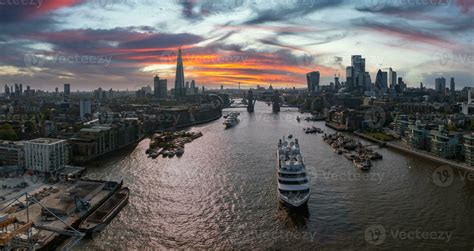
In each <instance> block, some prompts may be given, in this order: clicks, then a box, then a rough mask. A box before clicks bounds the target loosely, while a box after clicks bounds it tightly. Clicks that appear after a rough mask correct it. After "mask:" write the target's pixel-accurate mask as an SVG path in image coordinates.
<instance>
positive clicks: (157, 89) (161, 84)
mask: <svg viewBox="0 0 474 251" xmlns="http://www.w3.org/2000/svg"><path fill="white" fill-rule="evenodd" d="M153 94H154V95H153V96H154V97H155V98H166V97H167V96H168V80H166V79H160V77H158V75H156V76H155V78H154V79H153Z"/></svg>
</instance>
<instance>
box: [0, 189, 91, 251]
mask: <svg viewBox="0 0 474 251" xmlns="http://www.w3.org/2000/svg"><path fill="white" fill-rule="evenodd" d="M23 196H25V202H26V207H25V210H26V222H21V221H19V220H18V219H17V218H16V217H15V216H10V215H6V216H4V217H3V218H0V249H3V248H4V249H7V250H11V249H30V250H33V249H34V246H35V244H36V243H35V241H34V240H33V238H32V228H36V229H38V230H43V231H48V232H54V233H57V234H60V235H65V236H69V237H71V238H70V239H69V240H68V241H67V242H66V243H64V244H63V245H62V246H61V248H60V250H70V249H72V248H73V247H74V246H75V245H76V244H77V243H78V242H79V241H80V240H81V239H82V238H83V237H84V236H85V234H84V233H81V232H79V231H78V230H76V229H74V228H73V227H72V226H70V225H69V224H67V223H66V222H65V221H63V220H62V219H61V218H60V217H59V216H57V215H56V214H55V213H54V212H52V211H51V210H49V209H48V208H47V207H45V206H44V205H42V204H41V203H40V202H39V201H38V200H37V199H36V198H35V197H33V196H30V195H29V194H28V193H24V194H21V195H19V196H17V197H15V198H12V199H10V200H7V201H5V203H7V202H8V204H7V205H5V206H4V207H3V208H0V212H2V211H4V210H5V209H7V208H8V207H9V206H11V205H12V204H13V203H15V202H19V203H22V202H20V200H19V199H20V198H21V197H23ZM30 202H31V203H34V204H38V205H40V206H41V208H42V210H44V211H46V212H48V215H50V216H52V217H54V218H55V219H56V220H59V221H61V222H62V223H63V224H64V225H65V226H66V228H64V229H60V228H54V227H50V226H44V225H39V224H36V223H34V222H33V221H30V216H29V205H30Z"/></svg>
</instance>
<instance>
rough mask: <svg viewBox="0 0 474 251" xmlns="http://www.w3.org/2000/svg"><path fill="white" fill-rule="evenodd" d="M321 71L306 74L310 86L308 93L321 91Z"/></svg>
mask: <svg viewBox="0 0 474 251" xmlns="http://www.w3.org/2000/svg"><path fill="white" fill-rule="evenodd" d="M319 78H320V73H319V71H313V72H309V73H308V74H306V81H307V84H308V92H317V91H319Z"/></svg>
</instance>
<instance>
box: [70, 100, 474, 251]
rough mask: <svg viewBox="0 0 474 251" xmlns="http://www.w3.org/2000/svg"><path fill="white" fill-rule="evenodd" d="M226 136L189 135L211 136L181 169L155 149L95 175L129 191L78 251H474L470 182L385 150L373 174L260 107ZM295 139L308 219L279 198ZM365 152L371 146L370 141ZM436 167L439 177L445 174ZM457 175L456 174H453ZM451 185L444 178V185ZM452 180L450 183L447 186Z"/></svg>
mask: <svg viewBox="0 0 474 251" xmlns="http://www.w3.org/2000/svg"><path fill="white" fill-rule="evenodd" d="M233 111H240V112H241V116H240V120H241V122H240V123H239V124H238V125H237V126H236V127H234V128H231V129H228V130H224V128H223V125H222V122H223V119H220V120H217V121H214V122H211V123H208V124H205V125H201V126H196V127H193V128H191V129H192V130H196V131H201V132H202V133H203V134H204V136H203V137H201V138H199V139H197V140H195V141H194V142H192V143H189V144H187V145H186V149H185V150H186V151H185V154H184V155H183V156H182V157H181V158H176V157H175V158H172V159H169V158H162V157H161V156H160V157H158V158H157V159H155V160H153V159H149V158H147V156H146V154H145V150H146V149H147V148H148V144H149V140H148V139H145V140H143V141H142V142H140V143H139V144H138V145H137V146H136V147H135V148H134V149H128V150H125V151H122V152H120V153H118V154H116V155H115V156H113V157H110V158H106V159H104V160H100V161H98V162H96V163H94V164H92V165H91V166H90V167H89V170H88V175H89V176H90V177H91V178H95V179H98V178H103V179H112V180H120V179H123V180H124V184H125V185H126V186H128V187H129V188H130V189H131V197H130V203H129V204H128V206H127V207H125V208H124V209H123V210H122V212H121V213H120V214H119V215H118V216H117V217H116V218H115V219H114V220H113V222H112V223H111V224H110V225H109V226H108V227H106V229H105V230H104V231H103V232H102V233H100V234H99V235H98V236H97V237H96V238H95V239H93V240H83V241H81V243H80V244H79V246H78V248H79V249H84V248H88V249H144V248H157V249H178V248H179V249H219V250H223V249H225V250H228V249H277V248H279V249H318V250H319V249H325V250H340V249H346V250H360V249H393V248H397V249H408V248H410V249H420V250H424V249H445V248H452V249H458V250H459V249H461V250H473V248H474V214H473V209H474V177H469V176H466V174H465V173H462V172H458V171H454V172H453V173H452V176H451V177H448V178H450V179H447V180H448V182H447V183H446V179H443V180H442V181H443V182H441V180H438V179H439V178H437V177H439V176H438V174H439V173H441V174H444V173H443V172H438V171H439V170H440V169H439V166H438V165H437V164H435V163H431V162H427V161H425V160H423V159H420V158H416V157H412V156H407V155H405V154H403V153H399V152H395V151H392V150H389V149H385V148H380V149H379V148H378V147H377V149H376V150H377V151H378V152H380V153H382V154H383V157H384V159H383V160H381V161H376V162H374V166H373V167H372V169H371V171H370V172H369V173H368V174H363V173H361V172H360V171H359V170H357V169H356V168H355V167H354V166H353V164H352V163H351V162H349V161H348V160H346V159H345V158H344V157H343V156H341V155H337V154H335V153H334V152H333V151H332V149H331V148H330V147H329V146H328V145H327V144H326V143H325V142H324V141H323V140H322V138H321V136H320V135H306V134H304V133H303V130H302V128H304V127H306V126H310V125H317V126H319V127H321V128H324V130H325V131H326V132H332V130H331V129H329V128H326V127H325V126H324V123H323V122H305V121H302V122H301V123H298V122H297V121H296V116H298V115H300V116H301V114H299V113H298V112H297V111H295V110H292V109H290V108H287V109H285V108H282V111H281V112H280V113H279V114H273V113H272V112H271V107H270V106H267V105H266V104H264V103H260V102H259V103H257V106H256V109H255V113H253V114H248V113H247V112H246V111H245V110H244V109H242V110H236V109H234V110H233ZM288 134H293V135H295V137H297V138H299V140H300V145H301V148H302V151H303V154H304V158H305V163H306V166H307V172H308V175H309V179H310V189H311V198H310V200H309V202H308V209H307V210H300V211H297V212H293V211H288V210H286V209H285V207H283V206H281V205H280V204H279V202H278V198H277V193H276V187H277V184H276V173H275V171H276V170H275V168H276V166H275V165H276V160H275V158H276V157H275V151H276V145H277V142H278V139H279V138H280V137H282V136H284V135H288ZM366 143H367V142H366ZM437 168H438V169H437ZM447 170H448V171H449V172H448V173H451V170H450V169H449V168H448V169H447ZM442 177H443V176H442ZM451 181H452V182H451Z"/></svg>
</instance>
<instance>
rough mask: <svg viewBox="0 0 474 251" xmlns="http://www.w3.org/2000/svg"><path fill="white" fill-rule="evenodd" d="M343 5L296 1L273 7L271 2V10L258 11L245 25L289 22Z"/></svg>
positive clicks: (331, 0)
mask: <svg viewBox="0 0 474 251" xmlns="http://www.w3.org/2000/svg"><path fill="white" fill-rule="evenodd" d="M289 2H292V1H289ZM292 3H293V2H292ZM343 3H344V0H321V1H295V2H294V4H289V3H287V4H282V5H273V6H272V1H269V3H268V5H269V8H267V9H265V10H262V11H256V15H255V17H253V18H252V19H250V20H247V21H246V22H244V24H248V25H255V24H262V23H267V22H276V21H282V20H285V21H288V20H291V19H292V18H296V17H303V16H305V15H307V14H310V13H313V12H316V11H318V10H321V9H325V8H330V7H336V6H338V5H341V4H343Z"/></svg>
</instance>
